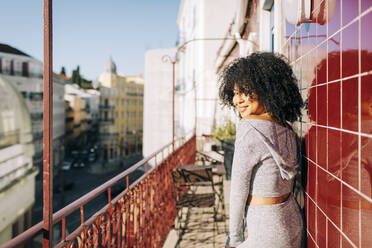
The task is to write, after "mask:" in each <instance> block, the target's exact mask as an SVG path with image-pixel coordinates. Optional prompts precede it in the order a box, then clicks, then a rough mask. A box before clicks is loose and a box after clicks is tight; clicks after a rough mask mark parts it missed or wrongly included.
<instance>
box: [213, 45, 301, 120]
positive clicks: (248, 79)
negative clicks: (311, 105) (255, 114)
mask: <svg viewBox="0 0 372 248" xmlns="http://www.w3.org/2000/svg"><path fill="white" fill-rule="evenodd" d="M219 82H220V86H219V97H220V99H221V101H222V104H223V105H225V106H228V107H234V104H233V97H234V86H235V85H237V87H238V88H239V92H240V93H244V94H246V95H250V96H252V94H255V95H257V97H258V101H259V102H260V103H261V104H262V105H263V106H264V107H265V109H266V111H267V112H268V113H270V114H271V116H272V117H273V118H274V119H275V120H277V121H278V122H280V123H281V124H282V125H283V126H286V127H291V126H290V124H291V123H293V122H295V121H296V120H298V119H299V118H300V117H301V108H302V107H303V105H304V103H303V100H302V97H301V95H300V92H299V89H298V86H297V79H296V77H295V75H294V74H293V71H292V69H291V67H290V66H289V65H288V62H287V60H286V58H285V57H284V56H282V55H278V54H274V53H269V52H261V53H252V54H250V55H249V56H247V57H244V58H238V59H235V60H234V61H232V62H231V63H230V64H229V65H228V66H226V67H225V68H224V70H223V71H222V72H221V74H220V76H219Z"/></svg>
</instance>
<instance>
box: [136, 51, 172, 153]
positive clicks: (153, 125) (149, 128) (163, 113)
mask: <svg viewBox="0 0 372 248" xmlns="http://www.w3.org/2000/svg"><path fill="white" fill-rule="evenodd" d="M175 54H176V49H175V48H168V49H152V50H148V51H146V54H145V80H146V84H145V88H144V109H143V111H144V115H143V151H142V154H143V156H144V157H147V156H149V155H151V154H152V153H154V152H156V151H157V150H158V149H160V148H161V147H163V146H165V145H166V144H168V143H170V142H172V125H173V124H172V90H173V89H172V73H173V72H172V64H171V63H169V62H162V58H163V57H164V56H169V57H170V58H174V57H175Z"/></svg>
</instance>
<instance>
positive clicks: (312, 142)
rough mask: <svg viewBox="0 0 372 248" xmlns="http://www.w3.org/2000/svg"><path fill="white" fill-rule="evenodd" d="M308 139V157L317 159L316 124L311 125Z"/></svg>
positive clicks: (313, 159)
mask: <svg viewBox="0 0 372 248" xmlns="http://www.w3.org/2000/svg"><path fill="white" fill-rule="evenodd" d="M306 139H308V146H307V147H308V150H307V157H308V158H310V159H311V160H312V161H316V126H311V127H310V129H309V131H308V134H307V136H306Z"/></svg>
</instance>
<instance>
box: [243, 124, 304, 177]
mask: <svg viewBox="0 0 372 248" xmlns="http://www.w3.org/2000/svg"><path fill="white" fill-rule="evenodd" d="M244 121H245V120H244ZM247 122H248V123H249V125H250V126H251V127H252V128H253V131H255V132H256V133H257V136H258V138H259V139H260V140H261V141H262V142H263V143H264V144H265V146H266V147H267V149H268V150H269V152H270V153H271V155H272V156H273V159H274V161H275V163H276V164H277V166H278V168H279V170H280V175H281V177H282V178H283V179H286V180H290V179H292V178H293V177H294V176H295V175H296V174H297V168H298V167H299V159H300V158H299V151H298V145H297V138H296V134H295V133H294V132H293V131H292V130H289V129H288V128H285V127H283V126H281V125H279V124H276V123H274V122H269V121H262V120H255V119H249V120H247Z"/></svg>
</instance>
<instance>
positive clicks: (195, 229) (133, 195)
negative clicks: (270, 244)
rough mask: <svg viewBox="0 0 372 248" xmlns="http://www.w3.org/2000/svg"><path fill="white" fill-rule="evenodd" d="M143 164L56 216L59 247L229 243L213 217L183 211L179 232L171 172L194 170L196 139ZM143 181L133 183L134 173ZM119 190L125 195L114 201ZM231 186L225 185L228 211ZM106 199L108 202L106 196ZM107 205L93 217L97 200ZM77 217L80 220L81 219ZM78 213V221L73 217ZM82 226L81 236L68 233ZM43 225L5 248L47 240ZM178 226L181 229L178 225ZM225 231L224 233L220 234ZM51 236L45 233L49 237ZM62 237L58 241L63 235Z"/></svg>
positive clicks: (220, 223) (223, 224)
mask: <svg viewBox="0 0 372 248" xmlns="http://www.w3.org/2000/svg"><path fill="white" fill-rule="evenodd" d="M172 147H173V146H172V143H170V144H168V145H166V146H164V147H163V148H161V149H159V150H158V151H157V152H155V153H153V154H152V155H150V156H149V157H147V158H144V159H142V160H141V161H139V162H138V163H136V164H135V165H133V166H131V167H130V168H129V169H127V170H125V171H124V172H122V173H120V174H119V175H117V176H115V177H114V178H112V179H111V180H109V181H107V182H106V183H104V184H103V185H101V186H99V187H97V188H96V189H94V190H93V191H91V192H89V193H87V194H86V195H84V196H82V197H81V198H79V199H78V200H76V201H74V202H73V203H71V204H69V205H68V206H66V207H64V208H62V209H61V210H59V211H58V212H56V213H54V214H53V227H54V228H53V229H54V231H57V227H59V229H58V231H59V233H58V234H59V236H60V237H61V238H60V239H59V240H58V242H54V244H53V245H54V247H173V245H178V247H212V246H213V247H222V246H223V245H224V243H225V239H226V229H227V226H226V224H227V222H226V218H225V219H223V220H222V221H218V222H217V223H216V222H214V220H213V212H211V211H206V210H205V209H203V211H199V210H194V209H185V208H183V209H181V210H180V211H185V212H186V213H187V214H186V216H187V225H184V228H183V229H182V230H180V229H178V230H175V229H174V227H175V220H176V215H177V212H176V208H175V199H174V197H173V194H172V192H174V186H173V182H172V176H171V173H170V172H171V170H172V169H173V168H176V167H177V166H179V165H182V164H193V163H194V162H195V157H196V138H195V136H194V137H192V138H190V139H189V140H188V141H184V139H178V140H176V142H175V144H174V151H173V152H172ZM136 172H137V173H138V172H140V174H139V177H137V178H136V179H135V178H133V177H132V176H133V174H134V173H136ZM114 187H115V192H116V191H117V189H118V187H119V188H121V190H120V193H118V194H117V195H116V194H115V195H113V193H112V192H113V191H112V190H114ZM228 187H229V182H227V181H225V182H224V192H225V195H226V197H225V206H227V204H226V203H227V202H228V195H227V194H228V192H229V190H228ZM105 194H106V197H105V198H106V200H104V199H105V198H103V197H102V195H105ZM98 199H100V201H106V202H107V203H106V205H105V206H104V207H103V208H101V209H100V210H98V211H97V212H95V213H94V214H90V215H88V214H87V213H86V210H85V208H84V207H85V206H86V205H87V204H89V202H92V201H94V200H98ZM76 212H78V213H80V216H79V217H77V216H76ZM73 213H75V217H74V220H71V218H69V217H71V215H72V214H73ZM78 220H79V223H80V225H78V226H77V227H76V228H75V230H71V229H69V231H70V232H66V227H67V226H69V224H70V223H68V221H73V222H76V221H78ZM42 224H43V223H42V222H40V223H38V224H37V225H35V226H33V227H31V228H30V229H28V230H27V231H25V232H23V233H22V234H20V235H18V236H17V237H15V238H14V239H13V240H11V241H9V242H8V243H6V244H5V245H4V246H3V247H18V246H19V245H24V244H30V243H31V242H32V240H33V239H34V238H35V237H37V236H39V237H40V235H42V232H43V228H42ZM176 226H177V225H176ZM217 230H219V231H217ZM44 235H45V233H44ZM57 236H58V235H57Z"/></svg>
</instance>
